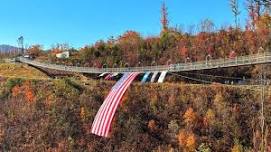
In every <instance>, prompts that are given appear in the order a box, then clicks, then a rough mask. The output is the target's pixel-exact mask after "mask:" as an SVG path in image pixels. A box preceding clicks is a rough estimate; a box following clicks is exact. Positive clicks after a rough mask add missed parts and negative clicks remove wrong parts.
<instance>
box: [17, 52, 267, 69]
mask: <svg viewBox="0 0 271 152" xmlns="http://www.w3.org/2000/svg"><path fill="white" fill-rule="evenodd" d="M16 60H17V61H19V62H22V63H26V64H29V65H32V66H36V67H40V68H48V69H54V70H60V71H68V72H76V73H90V74H100V73H104V72H111V73H114V72H119V73H122V72H142V73H143V72H155V71H169V72H185V71H197V70H207V69H216V68H226V67H235V66H244V65H253V64H265V63H270V62H271V53H270V52H266V53H262V54H256V55H248V56H240V57H236V58H234V59H229V58H226V59H216V60H209V61H199V62H191V63H179V64H171V65H160V66H146V67H127V68H93V67H77V66H65V65H56V64H50V63H43V62H38V61H34V60H30V59H27V58H24V57H18V58H17V59H16Z"/></svg>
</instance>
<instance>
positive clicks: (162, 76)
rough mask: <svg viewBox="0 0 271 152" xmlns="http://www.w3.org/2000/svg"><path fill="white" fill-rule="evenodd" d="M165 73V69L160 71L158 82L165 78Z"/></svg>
mask: <svg viewBox="0 0 271 152" xmlns="http://www.w3.org/2000/svg"><path fill="white" fill-rule="evenodd" d="M166 75H167V71H163V72H161V75H160V77H159V79H158V83H163V82H164V80H165V77H166Z"/></svg>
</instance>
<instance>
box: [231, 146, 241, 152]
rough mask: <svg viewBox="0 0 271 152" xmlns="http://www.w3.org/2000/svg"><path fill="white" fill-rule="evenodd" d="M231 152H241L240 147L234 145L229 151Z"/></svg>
mask: <svg viewBox="0 0 271 152" xmlns="http://www.w3.org/2000/svg"><path fill="white" fill-rule="evenodd" d="M231 152H243V150H242V146H241V145H239V144H237V145H234V146H233V148H232V149H231Z"/></svg>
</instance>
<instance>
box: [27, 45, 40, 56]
mask: <svg viewBox="0 0 271 152" xmlns="http://www.w3.org/2000/svg"><path fill="white" fill-rule="evenodd" d="M27 53H28V54H29V55H30V56H32V57H34V58H36V57H38V56H40V55H41V54H42V46H41V45H32V46H31V47H30V48H29V49H28V51H27Z"/></svg>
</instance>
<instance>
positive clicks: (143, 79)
mask: <svg viewBox="0 0 271 152" xmlns="http://www.w3.org/2000/svg"><path fill="white" fill-rule="evenodd" d="M150 74H151V73H150V72H147V73H145V74H144V76H143V78H142V80H141V83H145V82H146V81H147V79H148V77H149V75H150Z"/></svg>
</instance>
